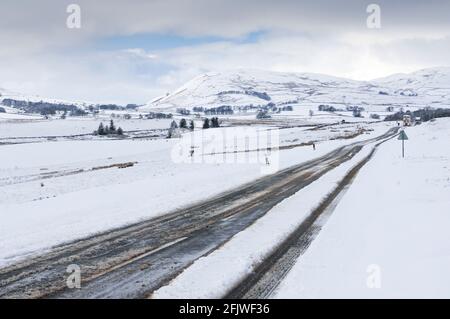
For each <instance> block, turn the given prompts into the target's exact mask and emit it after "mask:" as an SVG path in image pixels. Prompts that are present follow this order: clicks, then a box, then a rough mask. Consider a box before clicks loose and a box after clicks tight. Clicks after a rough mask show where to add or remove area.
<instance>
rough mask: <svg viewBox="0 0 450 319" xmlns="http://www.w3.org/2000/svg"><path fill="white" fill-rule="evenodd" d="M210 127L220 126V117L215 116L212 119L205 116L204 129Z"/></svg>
mask: <svg viewBox="0 0 450 319" xmlns="http://www.w3.org/2000/svg"><path fill="white" fill-rule="evenodd" d="M210 127H212V128H214V127H220V122H219V118H218V117H213V118H211V120H210V119H209V118H205V120H204V121H203V129H208V128H210Z"/></svg>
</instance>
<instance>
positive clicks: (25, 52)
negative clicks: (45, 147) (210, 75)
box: [0, 0, 450, 104]
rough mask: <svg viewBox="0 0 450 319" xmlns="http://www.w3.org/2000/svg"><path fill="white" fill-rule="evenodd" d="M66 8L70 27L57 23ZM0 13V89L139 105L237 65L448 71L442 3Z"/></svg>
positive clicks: (448, 7) (174, 0) (187, 5)
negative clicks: (376, 22)
mask: <svg viewBox="0 0 450 319" xmlns="http://www.w3.org/2000/svg"><path fill="white" fill-rule="evenodd" d="M72 3H74V4H78V5H79V6H80V8H81V28H80V29H76V28H75V29H69V28H68V27H67V25H66V20H67V18H68V16H69V15H70V13H67V12H66V10H67V6H68V5H69V4H72ZM371 3H375V4H378V5H379V6H380V8H381V28H379V29H378V28H368V27H367V23H366V20H367V17H368V16H369V15H370V13H367V12H366V9H367V6H368V5H369V4H371ZM0 12H1V14H2V17H1V19H0V87H2V88H4V89H8V90H12V91H17V92H23V93H27V94H39V95H42V96H46V97H55V98H62V99H68V100H87V101H93V102H104V103H106V102H115V103H124V104H125V103H145V102H147V101H148V100H150V99H152V98H153V97H155V96H158V95H161V94H164V93H166V92H169V91H172V90H174V89H175V88H177V87H178V86H180V85H181V84H183V83H184V82H186V81H187V80H189V79H191V78H192V77H194V76H196V75H198V74H201V73H204V72H208V71H220V70H225V69H236V68H256V69H267V70H274V71H288V72H315V73H325V74H329V75H335V76H341V77H348V78H352V79H359V80H369V79H372V78H377V77H382V76H386V75H389V74H392V73H398V72H411V71H415V70H417V69H421V68H426V67H434V66H450V54H449V52H450V1H445V0H439V1H438V0H434V1H433V0H428V1H418V0H408V1H399V0H389V1H373V0H372V1H363V0H348V1H344V0H340V1H323V0H314V1H301V0H277V1H274V0H239V1H238V0H236V1H234V0H127V1H125V0H123V1H118V0H108V1H106V0H105V1H99V0H96V1H92V0H83V1H81V0H78V1H76V0H71V1H66V0H39V1H33V0H29V1H26V0H1V2H0Z"/></svg>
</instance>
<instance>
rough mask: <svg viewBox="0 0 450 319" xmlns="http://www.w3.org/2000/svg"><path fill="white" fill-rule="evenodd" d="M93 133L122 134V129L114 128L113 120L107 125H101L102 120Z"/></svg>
mask: <svg viewBox="0 0 450 319" xmlns="http://www.w3.org/2000/svg"><path fill="white" fill-rule="evenodd" d="M94 134H95V135H123V130H122V128H121V127H119V128H116V126H115V125H114V121H113V120H111V121H110V122H109V126H108V125H106V126H105V125H103V122H101V123H100V125H99V126H98V129H97V130H96V131H95V132H94Z"/></svg>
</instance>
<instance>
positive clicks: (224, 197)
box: [0, 129, 396, 298]
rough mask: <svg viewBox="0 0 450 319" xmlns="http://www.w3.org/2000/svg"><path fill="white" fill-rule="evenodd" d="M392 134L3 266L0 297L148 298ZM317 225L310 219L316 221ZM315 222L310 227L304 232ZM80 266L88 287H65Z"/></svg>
mask: <svg viewBox="0 0 450 319" xmlns="http://www.w3.org/2000/svg"><path fill="white" fill-rule="evenodd" d="M395 133H396V129H391V130H390V131H389V132H387V133H386V134H384V135H382V136H380V137H378V138H374V139H371V140H367V141H364V142H356V143H353V144H350V145H347V146H344V147H340V148H338V149H336V150H334V151H332V152H330V153H328V154H326V155H324V156H322V157H319V158H317V159H314V160H311V161H309V162H306V163H302V164H300V165H297V166H294V167H291V168H288V169H285V170H283V171H280V172H279V173H277V174H274V175H271V176H266V177H263V178H261V179H259V180H257V181H255V182H252V183H249V184H246V185H244V186H242V187H239V188H238V189H235V190H233V191H231V192H228V193H225V194H221V195H219V196H216V197H215V198H212V199H209V200H207V201H205V202H203V203H200V204H197V205H194V206H192V207H190V208H187V209H183V210H180V211H176V212H173V213H171V214H168V215H164V216H162V217H158V218H155V219H152V220H149V221H146V222H141V223H138V224H135V225H132V226H127V227H125V228H121V229H117V230H114V231H109V232H106V233H102V234H99V235H95V236H92V237H90V238H87V239H83V240H79V241H76V242H73V243H70V244H66V245H62V246H60V247H57V248H55V249H54V250H53V251H51V252H50V253H47V254H45V255H43V256H40V257H36V258H33V259H30V260H27V261H24V262H21V263H19V264H16V265H12V266H9V267H7V268H5V269H2V270H0V298H9V297H11V298H14V297H16V298H17V297H24V298H38V297H54V298H145V297H149V296H150V295H151V293H152V292H153V291H154V290H156V289H158V288H159V287H161V286H162V285H164V284H166V283H167V282H169V281H170V280H171V279H173V278H174V277H176V276H177V275H178V274H179V273H180V272H181V271H182V270H183V269H185V268H186V267H188V266H189V265H191V264H192V263H193V262H194V261H195V260H197V259H198V258H200V257H202V256H204V255H206V254H208V253H210V252H211V251H213V250H215V249H217V248H218V247H220V246H221V245H223V244H224V243H225V242H227V241H228V240H229V239H230V238H231V237H232V236H234V235H235V234H237V233H239V232H240V231H242V230H244V229H245V228H247V227H248V226H249V225H251V224H252V223H253V222H254V221H256V220H257V219H259V218H260V217H262V216H264V215H265V214H266V213H267V212H268V211H269V210H270V209H271V208H272V207H274V206H275V205H276V204H277V203H279V202H281V201H282V200H284V199H286V198H288V197H290V196H291V195H293V194H295V193H296V192H297V191H298V190H300V189H302V188H304V187H305V186H307V185H309V184H310V183H312V182H313V181H315V180H317V179H318V178H319V177H320V176H322V175H324V174H325V173H327V172H329V171H330V170H332V169H333V168H335V167H337V166H338V165H340V164H342V163H343V162H346V161H348V160H350V159H351V158H352V157H353V156H354V155H355V154H356V153H358V152H359V151H360V149H361V148H362V146H363V145H365V144H368V143H374V142H376V141H379V140H382V139H385V138H387V137H389V136H392V135H394V134H395ZM311 226H312V224H311ZM309 230H310V229H309V228H307V229H304V231H305V232H307V231H309ZM70 264H77V265H79V266H80V267H81V272H82V273H81V275H82V289H75V290H69V289H68V288H66V284H65V278H66V277H67V275H68V274H67V273H66V269H67V266H68V265H70Z"/></svg>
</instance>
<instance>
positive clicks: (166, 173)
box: [0, 120, 391, 265]
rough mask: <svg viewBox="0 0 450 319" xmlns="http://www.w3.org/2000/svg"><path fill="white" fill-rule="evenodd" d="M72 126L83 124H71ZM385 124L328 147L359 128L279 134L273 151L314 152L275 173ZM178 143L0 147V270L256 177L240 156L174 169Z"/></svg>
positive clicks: (287, 154)
mask: <svg viewBox="0 0 450 319" xmlns="http://www.w3.org/2000/svg"><path fill="white" fill-rule="evenodd" d="M61 122H62V121H61ZM126 122H127V123H128V122H129V121H126ZM44 123H45V125H46V126H45V127H47V133H49V134H50V133H52V132H55V131H57V130H58V128H54V127H52V126H51V125H53V123H54V124H55V125H59V122H57V121H49V122H44ZM65 123H71V122H69V121H68V122H65ZM145 123H155V122H154V121H151V120H149V121H146V122H145ZM23 125H24V126H28V124H23ZM37 125H39V124H37ZM41 125H42V124H41ZM74 125H75V126H77V125H78V126H79V125H83V124H82V123H81V122H78V121H74ZM390 125H391V124H388V123H379V124H372V125H368V124H367V125H366V127H365V128H366V129H373V131H367V132H365V133H364V134H361V135H358V136H357V137H355V138H353V139H334V140H330V137H332V138H336V137H345V136H347V135H348V134H353V133H355V132H356V131H357V130H359V127H358V126H348V125H342V126H338V127H330V128H329V129H328V130H327V129H321V130H317V131H308V130H307V128H290V129H282V130H279V137H280V143H281V145H296V144H301V143H307V142H310V141H316V143H317V149H316V150H315V151H314V150H313V149H312V147H311V146H301V147H294V148H291V149H285V150H282V151H280V152H279V163H278V164H279V165H278V168H280V169H282V168H285V167H288V166H291V165H294V164H297V163H300V162H303V161H306V160H309V159H312V158H315V157H318V156H320V155H323V154H325V153H326V152H328V151H331V150H333V149H334V148H336V147H338V146H341V145H344V144H346V143H350V142H353V141H356V140H361V139H367V138H371V137H373V136H376V135H380V134H382V133H384V132H385V131H386V130H387V129H388V128H389V127H390ZM124 126H125V124H124ZM268 128H269V127H263V126H259V127H256V129H257V130H267V129H268ZM271 128H272V129H273V127H271ZM10 129H12V130H8V131H4V132H8V134H9V136H14V135H20V134H25V133H24V131H25V130H28V128H22V127H21V126H19V125H17V126H10ZM14 129H16V131H14ZM71 129H73V130H75V128H71ZM234 129H239V128H219V129H210V130H198V131H196V132H195V133H194V135H199V136H200V137H201V138H200V140H201V141H208V138H210V137H211V134H212V132H217V135H218V136H223V134H224V132H226V131H227V130H234ZM204 132H206V133H204ZM30 133H31V132H30ZM213 135H214V134H213ZM196 140H197V141H198V140H199V139H196ZM179 142H180V140H179V139H156V140H149V139H138V140H130V139H128V140H108V139H106V140H87V141H66V140H64V141H58V142H41V143H29V144H16V145H3V146H0V167H1V168H0V216H1V220H2V223H1V224H0V265H5V264H8V263H11V262H14V261H17V260H18V259H21V258H24V257H25V256H27V255H28V254H33V253H36V252H40V251H42V250H44V249H47V248H49V247H51V246H53V245H56V244H60V243H62V242H67V241H70V240H73V239H76V238H79V237H84V236H87V235H89V234H93V233H96V232H99V231H103V230H107V229H110V228H113V227H119V226H123V225H126V224H129V223H133V222H137V221H139V220H142V219H147V218H151V217H154V216H158V215H161V214H164V213H167V212H170V211H172V210H174V209H177V208H180V207H183V206H186V205H188V204H192V203H194V202H196V201H199V200H202V199H206V198H208V197H210V196H212V195H215V194H219V193H221V192H223V191H226V190H230V189H233V188H235V187H236V186H238V185H241V184H243V183H246V182H250V181H251V180H254V179H256V178H258V177H260V176H261V166H262V164H261V163H252V162H249V161H248V158H247V157H246V156H247V155H248V154H245V153H242V154H240V153H238V154H237V155H236V156H237V158H236V160H235V161H234V162H232V163H228V162H223V161H222V156H221V155H219V154H215V155H208V153H205V154H201V152H200V153H199V152H197V153H196V154H195V157H196V158H197V157H202V156H203V155H204V158H203V159H202V160H201V161H194V163H192V162H177V161H175V160H174V158H173V150H174V148H175V147H176V145H177V143H179ZM238 145H240V146H239V147H243V145H244V144H243V143H238ZM240 150H241V149H238V151H240ZM250 153H252V152H250ZM206 159H208V160H206ZM123 163H133V165H134V166H130V167H127V168H122V169H119V168H117V167H116V166H111V165H115V164H123ZM110 166H111V167H110Z"/></svg>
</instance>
